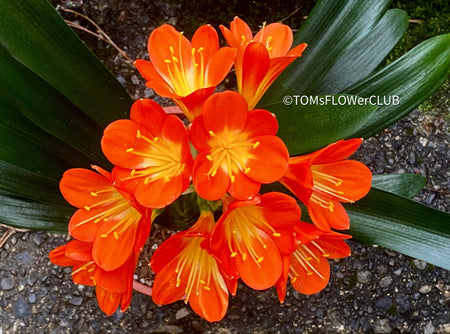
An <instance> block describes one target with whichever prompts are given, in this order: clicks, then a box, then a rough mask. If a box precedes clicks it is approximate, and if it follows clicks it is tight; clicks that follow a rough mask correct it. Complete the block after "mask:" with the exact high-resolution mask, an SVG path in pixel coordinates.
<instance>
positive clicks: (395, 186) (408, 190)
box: [372, 174, 427, 199]
mask: <svg viewBox="0 0 450 334" xmlns="http://www.w3.org/2000/svg"><path fill="white" fill-rule="evenodd" d="M426 184H427V179H426V178H425V177H423V176H421V175H417V174H382V175H374V176H373V177H372V187H373V188H376V189H379V190H384V191H386V192H389V193H392V194H395V195H398V196H401V197H405V198H410V199H411V198H413V197H414V196H415V195H417V193H418V192H419V191H420V190H422V188H423V187H424V186H425V185H426Z"/></svg>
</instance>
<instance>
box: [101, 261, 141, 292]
mask: <svg viewBox="0 0 450 334" xmlns="http://www.w3.org/2000/svg"><path fill="white" fill-rule="evenodd" d="M135 262H136V261H135V256H134V255H131V256H130V257H129V258H128V260H127V261H126V262H125V263H124V264H123V265H122V266H120V267H119V268H117V269H115V270H111V271H106V270H103V269H101V268H98V270H96V271H95V280H96V283H97V285H99V286H101V287H102V288H104V289H105V290H108V291H109V292H112V293H125V292H126V291H128V290H131V289H132V287H133V275H134V269H135Z"/></svg>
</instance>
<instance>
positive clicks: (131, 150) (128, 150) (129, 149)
mask: <svg viewBox="0 0 450 334" xmlns="http://www.w3.org/2000/svg"><path fill="white" fill-rule="evenodd" d="M125 151H126V152H127V153H130V152H133V151H134V148H127V149H126V150H125Z"/></svg>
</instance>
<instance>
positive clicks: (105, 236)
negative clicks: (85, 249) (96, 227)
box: [100, 234, 108, 239]
mask: <svg viewBox="0 0 450 334" xmlns="http://www.w3.org/2000/svg"><path fill="white" fill-rule="evenodd" d="M100 237H101V238H103V239H105V238H107V237H108V235H107V234H101V235H100Z"/></svg>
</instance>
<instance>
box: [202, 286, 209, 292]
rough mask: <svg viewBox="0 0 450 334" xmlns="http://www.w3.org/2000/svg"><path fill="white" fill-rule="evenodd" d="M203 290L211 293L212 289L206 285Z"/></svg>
mask: <svg viewBox="0 0 450 334" xmlns="http://www.w3.org/2000/svg"><path fill="white" fill-rule="evenodd" d="M203 288H204V289H205V290H206V291H211V288H210V287H209V286H207V285H205V286H204V287H203Z"/></svg>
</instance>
